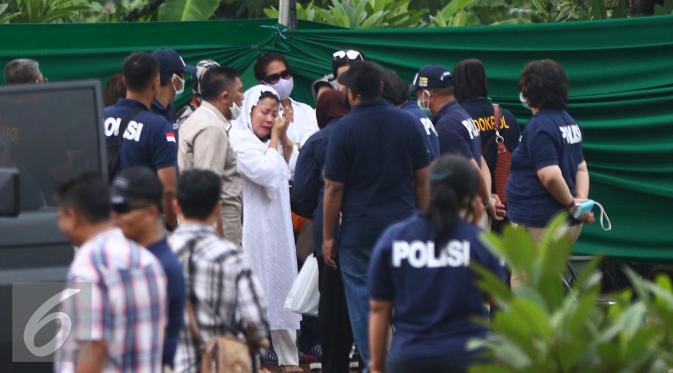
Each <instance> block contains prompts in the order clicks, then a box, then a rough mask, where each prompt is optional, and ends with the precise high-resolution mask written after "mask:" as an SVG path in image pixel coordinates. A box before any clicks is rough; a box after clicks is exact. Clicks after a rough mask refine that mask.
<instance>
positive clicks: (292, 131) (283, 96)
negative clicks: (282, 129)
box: [254, 52, 318, 146]
mask: <svg viewBox="0 0 673 373" xmlns="http://www.w3.org/2000/svg"><path fill="white" fill-rule="evenodd" d="M254 71H255V78H257V80H258V81H259V83H260V84H264V85H267V86H269V87H271V88H273V89H274V90H275V91H276V92H278V97H279V98H280V103H281V106H282V108H283V112H285V111H288V110H289V111H291V113H290V115H289V118H290V125H289V126H288V129H287V136H288V138H289V139H290V140H292V141H293V142H294V143H296V144H298V145H299V146H302V145H304V143H305V142H306V140H308V138H309V137H310V136H311V135H312V134H314V133H316V132H318V122H317V120H316V116H315V110H313V108H311V107H310V106H309V105H307V104H305V103H303V102H299V101H296V100H293V99H292V97H290V96H291V95H292V91H293V90H294V78H293V77H292V71H291V70H290V67H289V66H288V64H287V60H285V57H284V56H283V55H282V54H278V53H275V52H267V53H265V54H263V55H261V56H259V57H258V58H257V62H256V63H255V67H254Z"/></svg>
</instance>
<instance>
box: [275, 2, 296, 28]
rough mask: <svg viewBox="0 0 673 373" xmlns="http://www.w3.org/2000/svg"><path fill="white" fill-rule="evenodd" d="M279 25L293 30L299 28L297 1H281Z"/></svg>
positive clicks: (279, 4)
mask: <svg viewBox="0 0 673 373" xmlns="http://www.w3.org/2000/svg"><path fill="white" fill-rule="evenodd" d="M278 23H280V24H282V25H285V26H286V27H288V28H291V29H294V28H297V0H280V1H279V3H278Z"/></svg>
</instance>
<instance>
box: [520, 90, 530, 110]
mask: <svg viewBox="0 0 673 373" xmlns="http://www.w3.org/2000/svg"><path fill="white" fill-rule="evenodd" d="M519 101H521V105H523V107H525V108H526V109H530V106H528V100H526V98H525V97H523V92H519Z"/></svg>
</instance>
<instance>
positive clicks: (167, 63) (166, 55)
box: [152, 48, 196, 75]
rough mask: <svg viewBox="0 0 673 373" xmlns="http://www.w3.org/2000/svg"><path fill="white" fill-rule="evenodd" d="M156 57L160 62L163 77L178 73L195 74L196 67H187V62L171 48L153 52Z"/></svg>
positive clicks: (160, 71)
mask: <svg viewBox="0 0 673 373" xmlns="http://www.w3.org/2000/svg"><path fill="white" fill-rule="evenodd" d="M152 57H154V58H155V59H156V60H157V61H158V62H159V73H160V74H161V75H173V74H177V73H186V74H194V73H196V67H194V66H190V65H187V64H186V63H185V60H183V59H182V57H180V55H179V54H178V52H176V51H174V50H173V49H169V48H161V49H157V50H155V51H154V52H152Z"/></svg>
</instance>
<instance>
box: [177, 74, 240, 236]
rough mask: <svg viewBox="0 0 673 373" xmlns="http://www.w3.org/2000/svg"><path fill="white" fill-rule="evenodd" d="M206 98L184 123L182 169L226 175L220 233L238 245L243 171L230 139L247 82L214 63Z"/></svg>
mask: <svg viewBox="0 0 673 373" xmlns="http://www.w3.org/2000/svg"><path fill="white" fill-rule="evenodd" d="M200 89H201V97H202V99H203V102H202V103H201V106H199V107H198V108H197V109H196V110H195V111H194V113H192V114H191V115H190V116H189V118H187V120H186V121H185V122H184V123H183V124H182V126H181V127H180V136H179V138H180V144H179V147H178V166H179V168H180V171H186V170H191V169H206V170H210V171H213V172H214V173H216V174H217V175H218V176H220V177H221V179H222V192H221V194H220V207H221V209H220V215H221V217H222V219H220V221H219V222H218V226H217V230H218V233H219V234H220V235H221V236H222V237H224V238H225V239H226V240H228V241H231V242H233V243H234V244H236V245H240V243H241V234H242V233H241V232H242V220H241V214H242V201H241V185H242V179H241V174H240V173H239V172H238V168H237V166H236V155H235V154H234V151H233V150H232V148H231V146H230V143H229V130H230V129H231V126H232V124H231V121H232V120H234V119H236V117H238V115H239V114H240V112H241V109H240V107H241V106H240V105H241V104H242V102H243V83H241V78H240V77H239V74H238V72H237V71H236V70H234V69H232V68H229V67H221V66H213V67H211V68H209V69H208V70H207V71H206V72H205V73H204V74H203V77H202V78H201V81H200Z"/></svg>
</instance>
